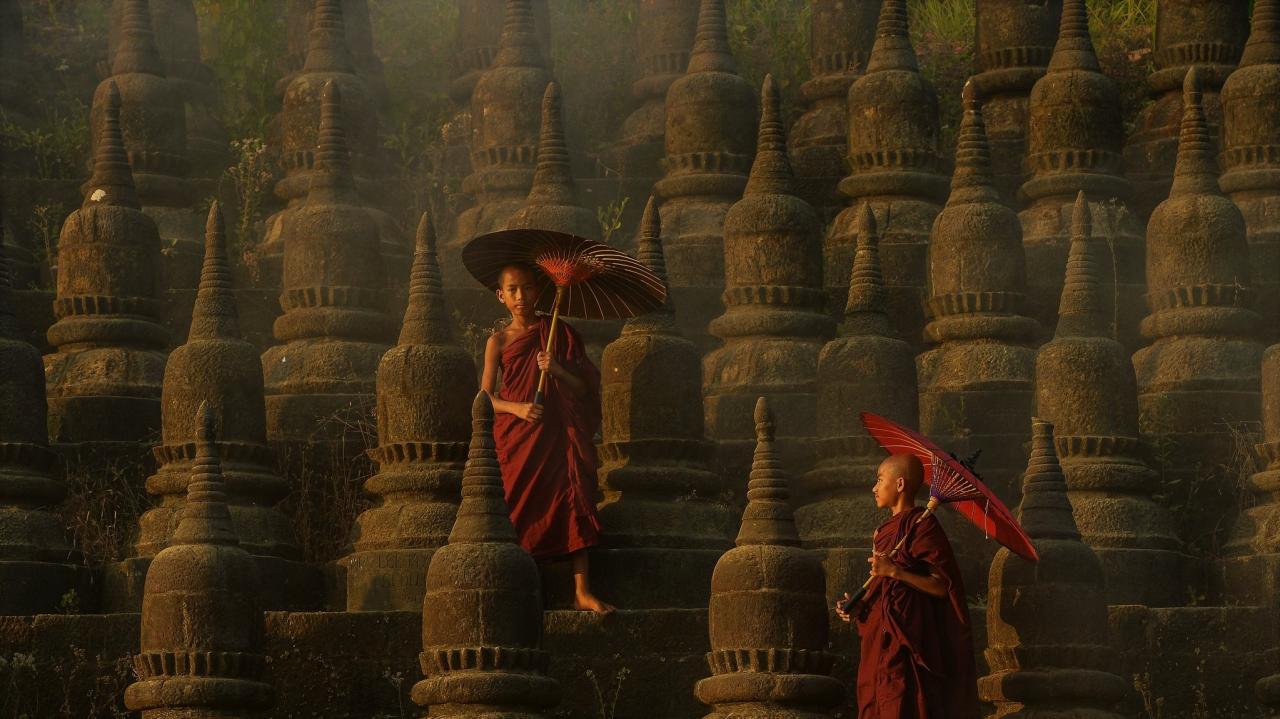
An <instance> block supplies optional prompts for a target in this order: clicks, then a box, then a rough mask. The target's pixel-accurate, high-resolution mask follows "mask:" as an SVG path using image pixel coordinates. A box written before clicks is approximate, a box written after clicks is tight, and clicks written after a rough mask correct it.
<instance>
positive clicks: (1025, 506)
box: [1018, 417, 1080, 553]
mask: <svg viewBox="0 0 1280 719" xmlns="http://www.w3.org/2000/svg"><path fill="white" fill-rule="evenodd" d="M1018 524H1020V525H1021V526H1022V529H1023V531H1025V532H1026V533H1027V536H1028V537H1030V538H1031V540H1032V544H1035V545H1037V546H1036V550H1037V553H1039V546H1038V545H1039V543H1038V542H1036V541H1035V540H1038V539H1047V540H1055V539H1059V540H1061V539H1065V540H1071V541H1075V542H1079V541H1080V530H1079V529H1078V528H1077V527H1076V520H1075V515H1073V514H1072V509H1071V500H1069V499H1068V498H1067V481H1066V479H1065V478H1064V477H1063V475H1062V465H1061V464H1060V463H1059V462H1058V452H1057V450H1055V449H1054V446H1053V424H1052V423H1051V422H1048V421H1045V420H1043V419H1040V418H1039V417H1032V418H1031V457H1030V458H1029V459H1028V460H1027V472H1026V475H1025V477H1024V479H1023V482H1022V503H1021V504H1020V505H1019V506H1018Z"/></svg>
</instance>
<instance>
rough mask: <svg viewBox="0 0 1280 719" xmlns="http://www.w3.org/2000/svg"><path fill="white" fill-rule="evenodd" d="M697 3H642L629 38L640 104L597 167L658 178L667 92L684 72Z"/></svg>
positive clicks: (634, 88) (669, 0)
mask: <svg viewBox="0 0 1280 719" xmlns="http://www.w3.org/2000/svg"><path fill="white" fill-rule="evenodd" d="M699 9H700V8H699V6H698V3H695V2H690V1H689V0H641V2H640V3H639V5H638V7H637V8H636V22H635V25H636V30H635V35H634V38H633V40H634V43H635V53H636V57H637V62H636V64H637V65H638V66H639V68H640V77H639V78H637V79H636V81H635V82H633V83H632V85H631V94H632V95H633V96H634V97H635V98H636V99H638V100H639V101H640V105H639V107H637V108H636V109H635V111H633V112H632V113H631V114H630V115H628V116H627V119H626V120H624V121H623V123H622V131H621V133H620V135H619V141H618V142H617V143H616V144H614V145H613V146H612V147H609V148H608V149H606V150H605V152H604V153H603V157H602V159H601V161H602V162H603V163H604V165H605V166H606V167H608V168H609V170H612V171H614V172H616V173H617V174H619V175H621V176H623V177H658V176H660V175H661V174H662V166H661V161H662V138H663V135H664V134H665V129H664V125H665V118H664V117H663V114H664V105H665V101H666V98H667V88H669V87H671V83H673V82H675V80H676V79H677V78H679V77H680V76H681V75H682V74H683V73H684V71H685V70H686V69H687V68H688V67H689V54H690V51H691V50H692V48H693V38H694V35H695V33H696V29H697V23H698V11H699Z"/></svg>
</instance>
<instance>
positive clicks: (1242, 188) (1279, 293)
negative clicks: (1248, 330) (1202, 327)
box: [1221, 0, 1280, 342]
mask: <svg viewBox="0 0 1280 719" xmlns="http://www.w3.org/2000/svg"><path fill="white" fill-rule="evenodd" d="M1278 84H1280V2H1276V0H1258V1H1257V2H1255V3H1254V8H1253V33H1252V34H1251V35H1250V36H1249V40H1248V44H1247V45H1245V50H1244V55H1243V56H1242V57H1241V58H1240V67H1239V69H1237V70H1236V71H1235V72H1233V73H1231V76H1230V77H1228V78H1227V80H1226V83H1225V84H1224V85H1223V86H1222V94H1221V107H1222V114H1223V123H1222V155H1221V158H1222V163H1223V170H1224V172H1223V175H1222V178H1221V185H1222V190H1223V191H1224V192H1226V193H1227V194H1228V195H1230V196H1231V199H1232V201H1234V202H1235V203H1236V206H1237V207H1239V208H1240V212H1241V214H1243V215H1244V221H1245V229H1246V233H1247V234H1246V237H1247V239H1248V242H1249V264H1250V268H1251V273H1250V281H1251V283H1252V284H1253V288H1254V290H1255V291H1256V292H1257V293H1258V302H1257V308H1258V313H1259V314H1260V315H1261V316H1262V317H1263V321H1264V326H1263V337H1264V338H1265V339H1266V341H1268V342H1271V341H1274V340H1275V339H1276V338H1277V336H1280V321H1277V319H1276V318H1277V317H1280V217H1278V216H1277V215H1276V213H1275V210H1274V203H1275V200H1274V198H1275V196H1276V195H1277V194H1280V156H1277V154H1276V153H1275V152H1274V151H1273V150H1272V149H1271V148H1274V147H1276V146H1277V145H1280V122H1276V121H1275V119H1274V118H1275V117H1277V116H1278V115H1280V97H1278V96H1277V93H1276V92H1275V90H1274V89H1275V87H1276V86H1277V85H1278Z"/></svg>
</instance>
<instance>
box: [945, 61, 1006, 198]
mask: <svg viewBox="0 0 1280 719" xmlns="http://www.w3.org/2000/svg"><path fill="white" fill-rule="evenodd" d="M962 92H963V95H964V117H963V118H962V119H961V121H960V133H959V136H958V137H957V138H956V167H955V171H954V172H953V173H952V175H951V196H950V197H949V198H948V199H947V206H948V207H951V206H954V205H957V204H965V203H973V202H991V201H999V199H1000V195H999V193H997V192H996V188H995V183H994V181H993V178H992V174H991V146H990V145H989V144H988V142H987V125H986V122H985V121H984V120H983V118H982V103H980V102H979V101H978V88H977V86H976V85H974V84H973V82H972V81H970V82H966V83H965V84H964V90H963V91H962Z"/></svg>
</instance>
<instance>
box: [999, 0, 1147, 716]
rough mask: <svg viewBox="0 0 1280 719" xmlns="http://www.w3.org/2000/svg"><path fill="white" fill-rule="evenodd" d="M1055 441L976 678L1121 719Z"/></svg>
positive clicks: (1022, 702) (1027, 504)
mask: <svg viewBox="0 0 1280 719" xmlns="http://www.w3.org/2000/svg"><path fill="white" fill-rule="evenodd" d="M1068 2H1070V0H1068ZM1053 444H1054V442H1053V425H1051V424H1050V423H1048V422H1045V421H1043V420H1034V423H1033V429H1032V445H1031V458H1030V460H1029V462H1028V464H1027V471H1026V474H1025V476H1024V479H1023V484H1022V505H1021V507H1020V510H1019V522H1020V523H1021V524H1022V528H1023V529H1024V530H1026V532H1027V535H1028V536H1029V537H1031V540H1032V542H1033V543H1034V544H1035V547H1036V552H1037V553H1038V554H1039V555H1040V561H1039V562H1036V563H1034V564H1033V563H1031V562H1028V561H1026V560H1024V559H1022V558H1021V557H1018V556H1016V555H1014V554H1013V553H1012V552H1010V551H1009V550H1008V549H1004V548H1001V549H1000V551H999V552H997V553H996V557H995V561H994V562H993V563H992V565H991V573H990V580H989V583H988V586H989V589H988V604H987V637H988V648H987V650H986V656H987V663H988V665H989V666H990V670H991V673H990V674H988V675H987V676H984V677H982V678H980V679H979V680H978V691H979V695H980V696H981V698H982V699H983V700H984V701H987V702H990V703H992V704H994V705H995V706H996V713H997V715H999V714H1008V713H1010V712H1014V713H1016V712H1023V713H1026V714H1028V715H1035V714H1038V713H1042V712H1048V713H1054V712H1056V713H1065V714H1066V715H1068V716H1071V715H1077V716H1086V715H1087V716H1090V717H1095V716H1096V717H1098V718H1099V719H1119V717H1120V716H1121V715H1120V714H1118V713H1117V712H1116V711H1115V709H1116V708H1117V705H1118V704H1119V703H1120V701H1121V700H1122V699H1123V698H1125V696H1126V694H1127V693H1128V692H1129V691H1131V688H1130V687H1129V686H1128V684H1127V682H1126V681H1125V680H1124V679H1121V678H1120V677H1119V676H1116V675H1115V674H1113V673H1112V672H1111V668H1112V667H1114V666H1116V663H1117V661H1118V659H1117V657H1116V653H1115V650H1114V649H1112V646H1111V641H1110V637H1109V632H1110V627H1109V625H1108V622H1107V603H1106V599H1105V596H1104V594H1103V585H1104V582H1105V580H1104V578H1103V573H1102V567H1101V565H1100V564H1099V562H1098V558H1097V557H1096V556H1094V554H1093V551H1092V550H1090V549H1089V547H1088V545H1086V544H1084V543H1083V542H1081V541H1080V533H1079V532H1078V531H1077V530H1076V524H1075V520H1074V519H1073V517H1072V511H1071V502H1070V501H1069V500H1068V499H1067V491H1066V490H1067V484H1066V482H1065V481H1064V479H1063V475H1062V470H1061V468H1060V467H1059V466H1058V457H1057V454H1056V453H1055V452H1054V448H1053ZM1027 607H1035V611H1030V612H1029V611H1027ZM1045 617H1053V620H1052V621H1045Z"/></svg>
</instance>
